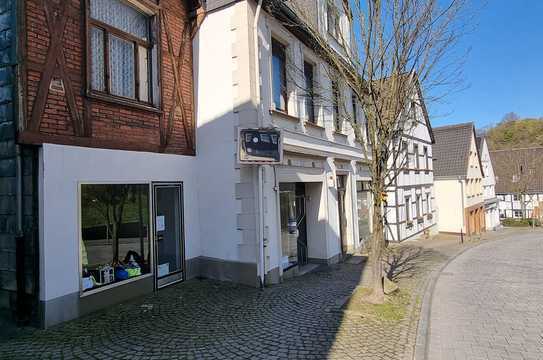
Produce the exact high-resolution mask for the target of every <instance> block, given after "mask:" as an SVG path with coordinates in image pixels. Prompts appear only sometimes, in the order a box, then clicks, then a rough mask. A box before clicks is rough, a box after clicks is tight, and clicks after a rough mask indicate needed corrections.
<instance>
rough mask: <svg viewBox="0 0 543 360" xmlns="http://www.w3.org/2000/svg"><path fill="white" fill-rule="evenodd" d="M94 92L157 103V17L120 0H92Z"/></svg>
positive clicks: (91, 66)
mask: <svg viewBox="0 0 543 360" xmlns="http://www.w3.org/2000/svg"><path fill="white" fill-rule="evenodd" d="M89 9H90V13H89V16H88V19H89V21H88V24H89V29H88V34H89V39H88V41H89V49H90V56H89V62H90V69H89V76H90V79H88V82H89V88H90V90H91V92H94V93H97V94H104V95H108V96H112V97H118V98H124V99H129V100H133V101H137V102H142V103H149V104H155V105H156V104H158V63H157V62H158V61H157V55H156V54H157V53H156V52H157V50H156V46H155V43H156V41H154V39H153V36H152V35H153V33H154V31H156V29H155V28H156V21H155V18H156V16H150V15H149V14H146V13H144V12H142V11H140V10H139V9H137V8H135V7H133V6H130V5H128V4H127V3H126V2H124V1H121V0H89Z"/></svg>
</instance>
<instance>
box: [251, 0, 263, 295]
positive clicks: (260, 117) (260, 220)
mask: <svg viewBox="0 0 543 360" xmlns="http://www.w3.org/2000/svg"><path fill="white" fill-rule="evenodd" d="M261 9H262V0H259V1H258V5H257V7H256V13H255V19H254V22H253V38H254V62H255V63H254V68H255V70H254V71H255V98H256V99H255V103H256V107H257V117H258V127H262V125H263V121H264V119H263V114H262V104H261V101H260V70H259V61H258V19H259V17H260V10H261ZM257 246H258V259H257V276H258V281H259V283H260V284H259V285H260V288H264V285H265V281H264V276H265V271H266V267H265V264H264V167H263V166H262V165H258V241H257Z"/></svg>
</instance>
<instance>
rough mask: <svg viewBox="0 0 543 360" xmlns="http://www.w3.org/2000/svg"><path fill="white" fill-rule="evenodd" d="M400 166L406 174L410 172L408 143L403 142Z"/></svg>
mask: <svg viewBox="0 0 543 360" xmlns="http://www.w3.org/2000/svg"><path fill="white" fill-rule="evenodd" d="M400 166H401V167H403V168H404V171H405V172H407V173H408V172H409V145H408V143H407V141H402V153H401V156H400Z"/></svg>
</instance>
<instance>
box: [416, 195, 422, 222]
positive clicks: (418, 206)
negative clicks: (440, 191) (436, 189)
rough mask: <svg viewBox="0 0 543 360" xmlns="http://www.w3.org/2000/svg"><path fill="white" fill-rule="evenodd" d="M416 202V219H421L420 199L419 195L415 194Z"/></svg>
mask: <svg viewBox="0 0 543 360" xmlns="http://www.w3.org/2000/svg"><path fill="white" fill-rule="evenodd" d="M416 200H417V203H416V209H417V218H421V217H422V206H421V202H422V197H421V196H420V195H419V194H417V197H416Z"/></svg>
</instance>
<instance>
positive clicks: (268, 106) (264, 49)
mask: <svg viewBox="0 0 543 360" xmlns="http://www.w3.org/2000/svg"><path fill="white" fill-rule="evenodd" d="M264 3H266V2H264ZM317 4H318V6H317V9H316V10H317V11H315V14H314V15H315V17H314V18H313V21H314V22H315V24H317V26H318V29H320V31H322V33H323V34H324V35H325V36H330V33H329V32H328V31H327V28H326V27H327V22H326V13H325V11H326V9H327V5H326V2H325V1H321V0H319V1H317ZM340 8H341V7H340V6H338V7H337V9H340ZM275 10H276V12H274V13H273V14H272V13H271V12H268V11H266V10H265V6H264V7H263V8H261V9H259V6H258V3H257V2H256V1H252V0H245V1H208V2H207V14H206V17H205V19H204V21H203V22H202V24H201V26H200V28H199V31H198V32H197V34H196V36H195V38H194V75H195V83H196V84H197V89H196V103H197V114H196V118H197V139H198V150H197V151H198V153H197V157H198V169H197V182H198V186H199V189H200V190H199V206H200V214H199V216H200V218H201V223H202V226H201V227H200V244H201V245H200V246H201V252H202V256H201V257H200V260H199V262H200V263H199V266H200V272H201V274H202V275H203V276H209V277H213V278H219V279H225V280H233V281H236V282H241V283H246V284H250V285H258V284H259V283H260V282H261V281H262V279H265V281H266V282H268V283H275V282H279V281H281V279H282V278H283V277H284V276H286V275H287V274H289V273H291V272H294V273H295V272H297V271H299V270H300V268H302V267H303V266H304V265H306V264H311V263H334V262H337V261H339V260H340V259H341V258H342V257H343V256H344V255H345V254H346V253H348V252H352V251H354V250H355V249H357V248H358V247H359V246H360V245H361V242H362V241H363V239H364V238H366V237H367V233H368V231H369V211H368V209H367V208H368V206H369V192H368V191H367V189H368V186H367V185H364V183H363V182H364V181H366V182H367V181H369V180H370V177H369V173H368V170H367V167H366V166H365V165H364V161H363V155H362V151H361V145H360V143H359V142H357V141H356V139H355V135H354V131H353V129H352V127H351V126H350V125H349V123H348V122H344V123H341V124H340V126H339V127H336V124H337V121H335V118H334V116H335V114H334V111H335V110H334V109H332V108H331V107H327V106H323V105H320V104H317V103H313V104H312V105H313V106H308V104H307V103H306V101H308V100H307V97H304V96H303V94H301V93H300V92H301V90H300V89H299V88H298V87H297V86H296V85H295V83H296V80H295V78H296V76H298V75H296V74H294V75H290V74H289V75H288V76H285V75H284V73H283V74H278V73H277V69H280V71H281V72H286V71H287V70H286V69H282V66H285V67H287V66H288V67H289V68H292V67H294V68H298V69H304V72H303V74H302V75H300V76H302V78H303V77H304V76H305V78H306V79H307V77H308V74H310V77H311V81H312V82H315V83H318V84H319V86H320V87H321V88H322V89H325V90H323V91H328V92H329V93H330V94H331V88H332V85H331V81H330V79H329V77H328V76H327V74H328V72H327V71H326V68H325V66H326V65H325V64H324V62H323V61H322V60H321V59H320V58H319V57H318V56H316V54H315V53H314V52H313V51H311V50H310V48H309V47H308V46H307V45H306V43H307V41H305V40H304V38H303V34H302V35H300V34H299V33H298V34H296V35H295V34H293V33H292V32H290V31H289V30H288V29H287V28H286V27H284V26H283V25H282V22H281V21H280V20H278V18H277V16H292V14H293V13H292V12H291V10H290V8H289V7H288V6H287V5H286V4H285V6H284V7H281V6H280V8H279V9H275ZM338 19H339V25H338V26H340V27H341V28H343V29H345V31H346V32H347V33H348V24H347V22H346V21H347V20H346V19H347V18H346V16H345V15H344V14H341V13H339V15H338ZM330 41H336V40H334V39H333V38H330ZM283 61H284V62H285V64H286V65H285V64H283ZM282 76H284V77H282ZM277 81H279V82H283V83H281V84H279V87H278V83H277ZM283 85H284V86H283ZM340 86H341V89H340V92H339V94H340V95H339V96H340V97H341V98H342V99H343V101H345V103H346V104H349V105H350V101H351V96H350V90H349V89H348V87H346V86H345V85H342V84H340ZM278 88H280V89H281V90H277V89H278ZM274 89H275V91H274ZM326 89H328V90H326ZM278 92H280V94H279V93H278ZM356 107H357V105H356V104H355V109H356ZM345 108H347V109H349V108H350V109H353V108H352V107H350V106H345ZM309 109H312V110H309ZM358 110H359V109H357V110H355V111H358ZM341 111H344V110H343V109H342V110H341ZM351 111H352V110H351ZM309 112H312V113H311V114H310V113H309ZM358 112H359V114H361V113H362V112H361V111H358ZM351 115H352V114H351ZM360 120H362V119H360ZM272 127H273V128H278V129H281V132H282V136H283V149H284V156H283V160H282V163H281V164H279V165H276V166H271V165H263V166H261V167H259V166H255V165H241V164H239V162H238V160H237V156H238V155H237V148H238V144H237V134H238V130H239V129H240V128H272ZM293 221H295V222H296V227H297V228H296V229H295V230H293V229H292V228H290V229H289V227H288V225H289V223H291V222H293Z"/></svg>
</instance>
